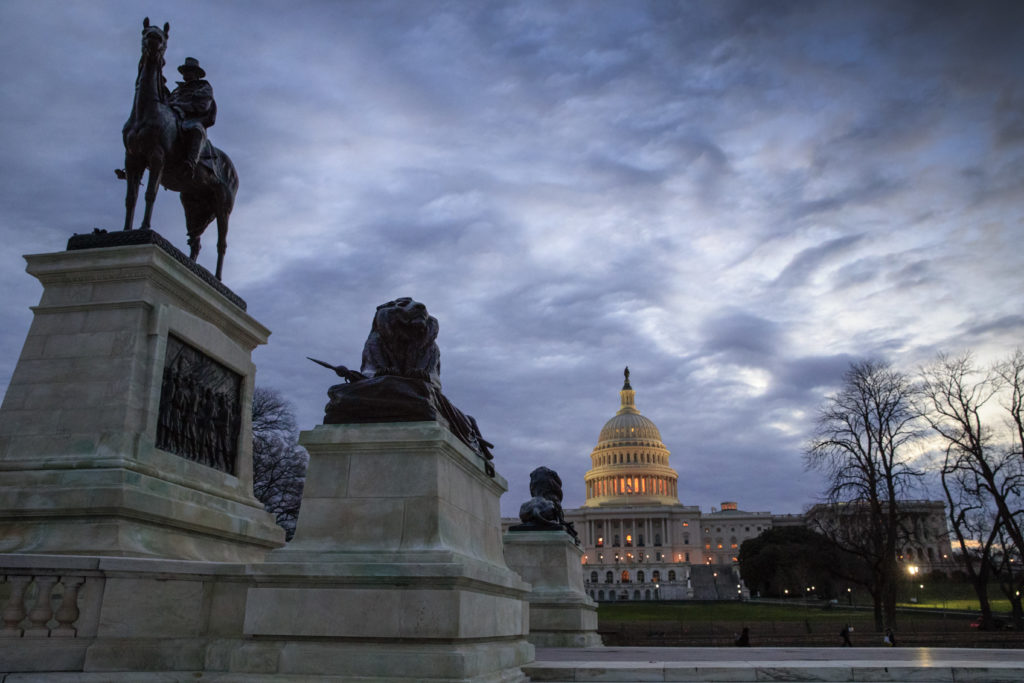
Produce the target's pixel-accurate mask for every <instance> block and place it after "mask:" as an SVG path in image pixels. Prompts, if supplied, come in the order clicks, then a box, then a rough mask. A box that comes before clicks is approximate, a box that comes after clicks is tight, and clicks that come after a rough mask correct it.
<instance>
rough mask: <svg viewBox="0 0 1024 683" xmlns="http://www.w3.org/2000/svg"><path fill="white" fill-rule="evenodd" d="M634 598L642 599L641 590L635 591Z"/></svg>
mask: <svg viewBox="0 0 1024 683" xmlns="http://www.w3.org/2000/svg"><path fill="white" fill-rule="evenodd" d="M633 599H634V600H639V599H640V591H633Z"/></svg>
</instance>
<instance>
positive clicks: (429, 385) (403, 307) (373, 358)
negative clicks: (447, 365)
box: [310, 297, 494, 476]
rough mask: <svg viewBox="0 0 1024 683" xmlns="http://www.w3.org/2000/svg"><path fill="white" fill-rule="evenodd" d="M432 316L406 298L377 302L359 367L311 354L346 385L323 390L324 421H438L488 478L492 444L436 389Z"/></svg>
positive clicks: (438, 355)
mask: <svg viewBox="0 0 1024 683" xmlns="http://www.w3.org/2000/svg"><path fill="white" fill-rule="evenodd" d="M438 327H439V326H438V323H437V318H435V317H433V316H432V315H430V314H429V313H427V307H426V306H424V305H423V304H421V303H420V302H418V301H415V300H413V299H412V298H410V297H402V298H399V299H395V300H394V301H389V302H387V303H385V304H381V305H380V306H378V307H377V311H376V312H375V313H374V315H373V324H372V326H371V327H370V335H369V336H368V337H367V338H366V343H365V344H364V345H363V358H362V365H361V366H360V371H359V372H356V371H355V370H349V369H348V368H346V367H345V366H344V365H331V364H330V363H325V362H324V361H320V360H316V359H315V358H310V360H312V361H313V362H315V363H319V364H320V365H323V366H324V367H328V368H330V369H332V370H334V372H335V373H337V374H338V376H339V377H342V378H343V379H344V380H345V384H336V385H334V386H332V387H331V388H330V389H328V391H327V395H328V396H329V397H330V399H331V400H330V402H329V403H328V404H327V407H326V408H325V410H324V424H348V423H360V422H415V421H419V420H437V421H439V422H441V423H443V424H444V425H445V426H447V428H448V430H449V431H450V432H451V433H452V434H454V435H455V436H456V437H457V438H458V439H459V440H460V441H462V442H463V443H464V444H466V445H467V446H469V447H470V448H471V449H472V450H473V451H474V452H475V453H476V454H477V455H479V456H480V457H481V458H482V459H483V461H484V469H485V471H486V472H487V473H488V474H489V475H491V476H493V475H494V465H493V464H492V463H491V460H492V459H493V457H494V456H493V455H491V452H490V449H491V448H493V444H491V443H490V442H488V441H487V440H486V439H484V438H483V436H482V435H481V434H480V428H479V427H478V426H477V423H476V420H474V419H473V417H472V416H471V415H466V414H465V413H463V412H462V411H461V410H459V409H458V408H456V407H455V406H454V405H452V403H451V401H449V400H448V399H447V398H446V397H445V395H444V394H442V393H441V352H440V350H439V349H438V347H437V333H438Z"/></svg>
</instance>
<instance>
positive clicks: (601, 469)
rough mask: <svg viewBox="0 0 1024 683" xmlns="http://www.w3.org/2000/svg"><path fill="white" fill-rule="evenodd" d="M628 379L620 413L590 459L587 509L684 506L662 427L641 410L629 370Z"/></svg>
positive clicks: (606, 424)
mask: <svg viewBox="0 0 1024 683" xmlns="http://www.w3.org/2000/svg"><path fill="white" fill-rule="evenodd" d="M624 374H625V382H624V383H623V385H622V391H620V392H619V397H620V400H621V405H620V407H619V411H618V412H617V413H616V414H615V416H614V417H613V418H612V419H610V420H608V422H606V423H605V425H604V427H603V428H602V429H601V434H600V436H598V439H597V446H596V447H594V450H593V452H591V454H590V460H591V465H592V467H591V469H590V470H589V471H588V472H587V474H586V476H585V477H584V480H585V482H586V490H587V501H586V503H584V506H585V507H594V506H605V505H649V504H662V505H679V498H678V490H677V486H676V485H677V480H678V478H679V477H678V474H676V471H675V470H673V469H672V468H671V467H669V464H668V456H669V451H668V449H667V448H665V444H664V443H662V442H661V432H659V431H658V427H657V425H655V424H654V422H652V421H651V420H650V419H648V418H646V417H644V416H643V415H641V414H640V411H639V410H637V408H636V402H635V398H636V392H635V391H633V387H632V386H630V384H629V368H626V370H625V373H624Z"/></svg>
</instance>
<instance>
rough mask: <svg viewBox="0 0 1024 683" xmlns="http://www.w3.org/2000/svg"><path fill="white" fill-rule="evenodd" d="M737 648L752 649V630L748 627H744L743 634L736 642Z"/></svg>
mask: <svg viewBox="0 0 1024 683" xmlns="http://www.w3.org/2000/svg"><path fill="white" fill-rule="evenodd" d="M734 642H735V643H736V647H750V629H749V628H747V627H746V626H744V627H743V632H742V633H740V635H739V637H738V638H736V640H735V641H734Z"/></svg>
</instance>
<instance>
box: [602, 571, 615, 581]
mask: <svg viewBox="0 0 1024 683" xmlns="http://www.w3.org/2000/svg"><path fill="white" fill-rule="evenodd" d="M614 580H615V575H614V574H612V573H611V572H605V573H604V582H605V583H611V582H612V581H614Z"/></svg>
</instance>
